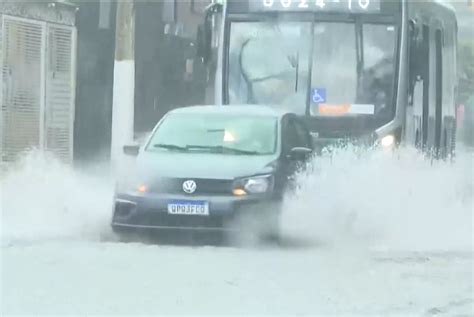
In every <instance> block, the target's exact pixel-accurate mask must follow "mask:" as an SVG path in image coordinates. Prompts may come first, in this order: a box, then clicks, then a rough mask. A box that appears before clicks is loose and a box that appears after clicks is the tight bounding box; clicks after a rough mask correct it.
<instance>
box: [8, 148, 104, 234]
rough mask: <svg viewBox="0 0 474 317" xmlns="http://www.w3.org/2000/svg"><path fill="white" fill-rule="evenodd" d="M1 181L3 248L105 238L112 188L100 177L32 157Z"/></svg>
mask: <svg viewBox="0 0 474 317" xmlns="http://www.w3.org/2000/svg"><path fill="white" fill-rule="evenodd" d="M98 170H102V171H105V169H98ZM0 181H1V182H0V188H1V196H0V197H1V209H2V235H1V240H2V243H13V242H25V241H38V240H47V239H58V238H68V239H92V240H97V239H100V237H101V236H102V235H103V234H106V233H107V232H108V221H109V216H110V213H111V207H112V197H113V196H112V195H113V191H112V189H113V183H112V182H111V180H110V178H108V177H107V175H106V174H105V173H104V175H98V173H97V171H95V174H94V175H93V174H92V173H86V172H81V171H77V170H74V169H73V168H72V167H70V166H67V165H64V164H61V163H60V162H59V161H58V160H56V159H55V158H54V157H52V156H50V155H48V154H45V153H40V152H31V153H29V154H27V155H26V156H25V157H23V158H22V159H21V160H20V161H19V162H18V164H16V165H15V166H14V167H13V168H12V169H11V170H10V171H9V172H8V173H6V175H3V177H2V178H1V179H0Z"/></svg>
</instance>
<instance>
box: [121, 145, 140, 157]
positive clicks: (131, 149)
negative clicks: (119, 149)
mask: <svg viewBox="0 0 474 317" xmlns="http://www.w3.org/2000/svg"><path fill="white" fill-rule="evenodd" d="M139 152H140V146H139V145H124V146H123V153H125V154H126V155H130V156H137V155H138V153H139Z"/></svg>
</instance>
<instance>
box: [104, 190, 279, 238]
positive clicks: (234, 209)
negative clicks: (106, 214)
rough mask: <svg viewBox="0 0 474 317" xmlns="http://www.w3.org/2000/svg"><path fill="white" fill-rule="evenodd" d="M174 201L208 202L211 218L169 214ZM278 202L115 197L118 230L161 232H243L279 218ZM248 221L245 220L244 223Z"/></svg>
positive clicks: (114, 224) (247, 198)
mask: <svg viewBox="0 0 474 317" xmlns="http://www.w3.org/2000/svg"><path fill="white" fill-rule="evenodd" d="M173 200H183V201H193V200H199V201H206V202H207V203H208V206H209V214H208V215H182V214H179V215H176V214H169V213H168V203H170V202H171V201H173ZM277 206H278V203H276V202H275V201H272V200H271V199H270V198H269V197H267V196H265V197H251V196H244V197H236V196H185V195H172V194H120V195H117V196H116V197H115V202H114V211H113V217H112V223H111V225H112V227H113V229H114V230H116V231H118V230H127V229H129V230H131V229H160V230H167V229H168V230H173V229H174V230H197V231H242V230H243V229H244V227H249V226H251V225H255V224H263V225H264V224H265V223H269V222H271V221H274V220H276V219H277V218H278V216H279V212H280V209H279V208H278V207H277ZM242 219H245V221H241V220H242ZM250 222H251V223H250Z"/></svg>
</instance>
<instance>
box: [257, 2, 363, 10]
mask: <svg viewBox="0 0 474 317" xmlns="http://www.w3.org/2000/svg"><path fill="white" fill-rule="evenodd" d="M261 1H262V4H263V6H264V7H265V8H267V9H272V8H276V7H280V6H281V7H283V8H299V9H307V8H310V6H313V5H314V6H316V7H319V8H321V9H324V8H325V7H326V5H328V4H329V5H330V6H334V5H337V6H338V7H339V8H341V9H342V8H343V6H346V5H347V9H348V10H354V9H358V10H369V6H370V5H371V0H261ZM343 2H346V3H345V4H343Z"/></svg>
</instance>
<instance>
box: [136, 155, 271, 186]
mask: <svg viewBox="0 0 474 317" xmlns="http://www.w3.org/2000/svg"><path fill="white" fill-rule="evenodd" d="M276 159H277V156H276V155H268V156H267V155H224V154H215V153H192V154H190V153H179V152H164V151H163V152H156V153H146V152H145V153H141V155H140V156H139V157H138V160H137V172H138V176H139V177H140V178H148V177H153V178H154V177H166V178H209V179H233V178H236V177H243V176H251V175H255V174H259V173H269V172H271V171H272V170H273V168H274V164H275V162H276Z"/></svg>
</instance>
